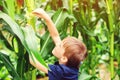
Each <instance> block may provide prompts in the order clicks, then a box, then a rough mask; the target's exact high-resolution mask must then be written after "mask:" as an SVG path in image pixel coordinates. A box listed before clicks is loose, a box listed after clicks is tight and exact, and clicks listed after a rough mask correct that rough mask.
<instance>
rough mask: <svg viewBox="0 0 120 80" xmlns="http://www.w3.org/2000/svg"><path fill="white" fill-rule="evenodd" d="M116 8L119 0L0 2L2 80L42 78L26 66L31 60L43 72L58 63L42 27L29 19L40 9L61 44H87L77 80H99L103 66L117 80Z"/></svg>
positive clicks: (119, 12) (119, 14) (119, 20)
mask: <svg viewBox="0 0 120 80" xmlns="http://www.w3.org/2000/svg"><path fill="white" fill-rule="evenodd" d="M119 4H120V0H0V10H1V11H0V79H1V80H36V75H42V76H45V74H43V73H42V72H40V71H38V70H36V69H35V68H34V67H32V66H31V65H30V63H29V55H30V56H31V55H34V56H35V57H36V59H37V60H39V62H41V63H42V64H43V65H44V66H46V67H47V64H53V63H54V62H55V61H56V58H55V57H54V56H53V55H52V54H51V51H52V49H53V48H54V44H53V41H52V39H51V37H50V35H49V32H48V30H47V27H46V24H45V22H44V21H43V20H41V19H37V18H36V17H34V16H33V15H31V12H32V11H33V10H34V9H36V8H38V7H40V8H43V9H44V10H45V11H46V12H47V13H48V14H49V16H50V17H51V19H52V20H53V22H54V23H55V26H56V28H57V29H58V31H59V33H60V37H61V39H63V38H64V37H67V36H75V37H77V38H79V39H81V40H83V41H84V42H85V44H86V46H87V48H88V56H87V58H86V60H84V62H82V65H81V66H80V76H79V80H101V78H100V76H99V66H100V65H101V64H102V65H106V67H107V69H108V71H109V72H110V74H111V75H110V77H111V80H114V79H115V78H116V76H117V77H118V79H120V45H119V44H120V5H119ZM31 57H32V56H31ZM115 63H116V64H117V65H115Z"/></svg>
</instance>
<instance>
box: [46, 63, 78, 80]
mask: <svg viewBox="0 0 120 80" xmlns="http://www.w3.org/2000/svg"><path fill="white" fill-rule="evenodd" d="M49 68H50V70H49V71H48V77H49V80H78V72H79V70H78V69H76V68H72V67H67V66H65V65H63V64H55V65H49Z"/></svg>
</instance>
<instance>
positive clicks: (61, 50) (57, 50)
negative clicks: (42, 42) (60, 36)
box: [52, 42, 64, 59]
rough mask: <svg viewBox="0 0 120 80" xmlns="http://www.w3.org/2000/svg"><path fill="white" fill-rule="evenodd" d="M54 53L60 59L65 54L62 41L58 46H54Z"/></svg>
mask: <svg viewBox="0 0 120 80" xmlns="http://www.w3.org/2000/svg"><path fill="white" fill-rule="evenodd" d="M52 53H53V55H54V56H55V57H57V58H58V59H60V58H61V57H62V56H63V54H64V48H63V44H62V42H61V44H60V45H57V46H55V47H54V49H53V50H52Z"/></svg>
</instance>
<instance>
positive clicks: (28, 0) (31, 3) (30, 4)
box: [25, 0, 35, 30]
mask: <svg viewBox="0 0 120 80" xmlns="http://www.w3.org/2000/svg"><path fill="white" fill-rule="evenodd" d="M25 3H26V7H27V10H26V17H27V24H29V25H31V26H32V27H33V29H34V30H35V18H34V16H33V15H31V12H32V11H33V10H34V8H35V1H34V0H25Z"/></svg>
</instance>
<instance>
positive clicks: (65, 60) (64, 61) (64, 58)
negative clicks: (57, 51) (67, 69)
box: [60, 56, 68, 63]
mask: <svg viewBox="0 0 120 80" xmlns="http://www.w3.org/2000/svg"><path fill="white" fill-rule="evenodd" d="M60 60H61V61H62V62H63V63H66V62H67V61H68V59H67V57H66V56H63V57H61V59H60Z"/></svg>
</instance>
